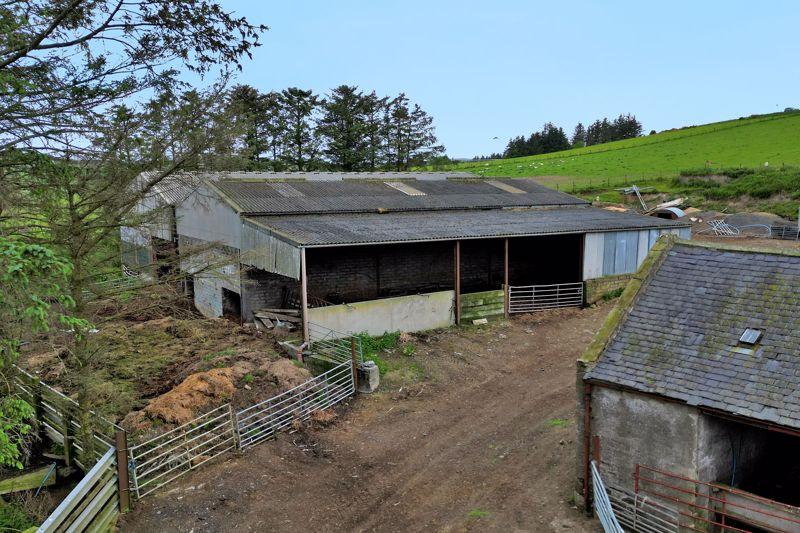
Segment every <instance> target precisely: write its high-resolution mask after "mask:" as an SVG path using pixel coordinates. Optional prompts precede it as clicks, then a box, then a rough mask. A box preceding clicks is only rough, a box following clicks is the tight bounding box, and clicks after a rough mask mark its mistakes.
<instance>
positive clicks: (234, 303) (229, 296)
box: [222, 288, 242, 322]
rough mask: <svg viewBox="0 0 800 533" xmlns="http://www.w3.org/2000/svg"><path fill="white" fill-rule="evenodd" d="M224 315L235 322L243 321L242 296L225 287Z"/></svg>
mask: <svg viewBox="0 0 800 533" xmlns="http://www.w3.org/2000/svg"><path fill="white" fill-rule="evenodd" d="M222 316H223V317H225V318H227V319H228V320H231V321H233V322H241V321H242V297H241V296H239V294H238V293H236V292H233V291H231V290H228V289H225V288H223V289H222Z"/></svg>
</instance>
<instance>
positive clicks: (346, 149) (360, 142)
mask: <svg viewBox="0 0 800 533" xmlns="http://www.w3.org/2000/svg"><path fill="white" fill-rule="evenodd" d="M365 111H366V110H365V101H364V95H363V93H362V92H361V91H359V90H358V87H356V86H350V85H340V86H339V87H336V88H335V89H333V90H332V91H331V93H330V94H329V95H328V97H327V98H326V99H325V100H323V101H322V113H323V115H322V117H321V118H320V120H319V122H318V123H317V134H318V136H319V138H320V140H321V141H322V142H323V143H324V148H323V152H324V153H325V155H326V157H327V160H328V162H329V163H330V164H331V166H332V167H333V168H334V169H335V170H344V171H354V170H360V169H362V168H364V167H365V166H367V165H366V162H367V157H368V144H367V143H368V139H367V124H366V116H365Z"/></svg>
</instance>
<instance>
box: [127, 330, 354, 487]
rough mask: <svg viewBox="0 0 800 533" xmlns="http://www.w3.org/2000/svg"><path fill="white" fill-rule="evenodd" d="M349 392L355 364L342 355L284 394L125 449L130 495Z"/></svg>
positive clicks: (223, 410)
mask: <svg viewBox="0 0 800 533" xmlns="http://www.w3.org/2000/svg"><path fill="white" fill-rule="evenodd" d="M348 345H349V341H348ZM348 350H349V349H348ZM355 392H356V365H355V364H354V363H353V361H352V360H350V358H348V360H346V361H343V362H341V363H338V364H337V365H336V366H334V367H333V368H331V369H330V370H328V371H327V372H324V373H322V374H320V375H318V376H316V377H314V378H312V379H309V380H308V381H306V382H304V383H302V384H300V385H298V386H296V387H294V388H292V389H289V390H287V391H286V392H283V393H281V394H278V395H277V396H273V397H272V398H268V399H266V400H264V401H261V402H259V403H256V404H254V405H251V406H248V407H245V408H243V409H241V410H238V411H237V410H235V409H234V408H233V406H232V405H230V404H225V405H221V406H220V407H217V408H216V409H213V410H211V411H209V412H207V413H205V414H204V415H201V416H199V417H197V418H195V419H194V420H191V421H190V422H187V423H186V424H183V425H182V426H179V427H176V428H175V429H173V430H171V431H168V432H166V433H163V434H161V435H158V436H157V437H153V438H152V439H150V440H147V441H145V442H142V443H140V444H137V445H136V446H132V447H131V448H129V450H128V451H129V460H130V463H129V470H130V473H131V476H130V478H131V479H130V481H131V490H132V491H133V494H134V496H136V499H141V498H143V497H145V496H147V495H148V494H150V493H152V492H154V491H155V490H157V489H158V488H160V487H163V486H164V485H166V484H168V483H170V482H172V481H174V480H176V479H178V478H179V477H181V476H183V475H184V474H187V473H188V472H191V471H192V470H194V469H195V468H198V467H199V466H201V465H203V464H205V463H207V462H208V461H211V460H212V459H214V458H216V457H219V456H221V455H223V454H225V453H228V452H230V451H232V450H240V451H243V450H245V449H248V448H250V447H252V446H255V445H256V444H258V443H260V442H262V441H265V440H267V439H270V438H274V437H275V435H276V434H277V433H278V432H279V431H281V430H284V429H287V428H291V427H292V425H293V424H294V423H295V422H298V421H303V420H306V419H308V418H309V417H310V416H311V415H312V414H313V413H314V412H316V411H321V410H323V409H327V408H329V407H332V406H334V405H336V404H337V403H339V402H341V401H342V400H344V399H345V398H348V397H350V396H353V395H354V394H355Z"/></svg>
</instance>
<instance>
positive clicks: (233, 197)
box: [213, 173, 587, 215]
mask: <svg viewBox="0 0 800 533" xmlns="http://www.w3.org/2000/svg"><path fill="white" fill-rule="evenodd" d="M387 174H388V173H387ZM396 181H397V180H396V179H390V178H388V177H387V178H386V179H383V180H367V179H362V180H347V179H345V180H341V181H303V180H296V181H289V182H280V181H272V180H246V179H223V180H220V181H215V182H214V183H213V186H214V187H216V188H217V189H218V190H219V191H220V192H221V193H222V195H223V196H224V197H225V198H227V199H228V201H230V202H231V203H232V204H233V205H234V207H236V208H237V209H238V210H240V211H241V212H242V213H245V214H260V215H273V214H283V213H308V214H311V213H358V212H376V211H414V210H439V209H484V208H502V207H534V206H570V205H586V204H587V202H586V201H585V200H582V199H580V198H576V197H574V196H570V195H568V194H565V193H562V192H559V191H555V190H553V189H550V188H548V187H545V186H543V185H540V184H539V183H536V182H535V181H533V180H528V179H507V180H502V182H507V183H509V184H513V187H514V188H516V189H518V190H519V191H520V192H519V193H515V192H509V191H506V190H503V189H501V188H498V187H497V185H496V184H497V183H500V182H501V180H500V179H497V178H496V179H493V180H492V182H494V184H492V183H488V182H486V181H484V180H483V179H481V178H478V177H476V176H471V178H470V179H436V180H434V179H429V180H424V179H403V180H402V181H401V183H402V184H403V185H405V186H407V187H406V188H408V187H410V188H412V189H413V190H414V191H415V194H413V195H410V194H408V193H407V192H403V190H402V188H403V187H398V186H397V185H396V184H395V185H389V183H394V182H396ZM287 184H290V186H291V189H292V191H293V194H291V195H288V194H286V188H287ZM417 192H418V193H421V194H416V193H417Z"/></svg>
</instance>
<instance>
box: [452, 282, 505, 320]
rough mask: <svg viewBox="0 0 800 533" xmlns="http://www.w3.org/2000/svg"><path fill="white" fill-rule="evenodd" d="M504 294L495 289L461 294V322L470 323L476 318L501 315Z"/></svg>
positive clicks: (500, 290)
mask: <svg viewBox="0 0 800 533" xmlns="http://www.w3.org/2000/svg"><path fill="white" fill-rule="evenodd" d="M504 298H505V294H504V292H503V290H502V289H498V290H496V291H484V292H473V293H471V294H462V295H461V323H467V324H468V323H470V322H472V321H473V320H475V319H476V318H491V317H494V316H502V315H503V311H504Z"/></svg>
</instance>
